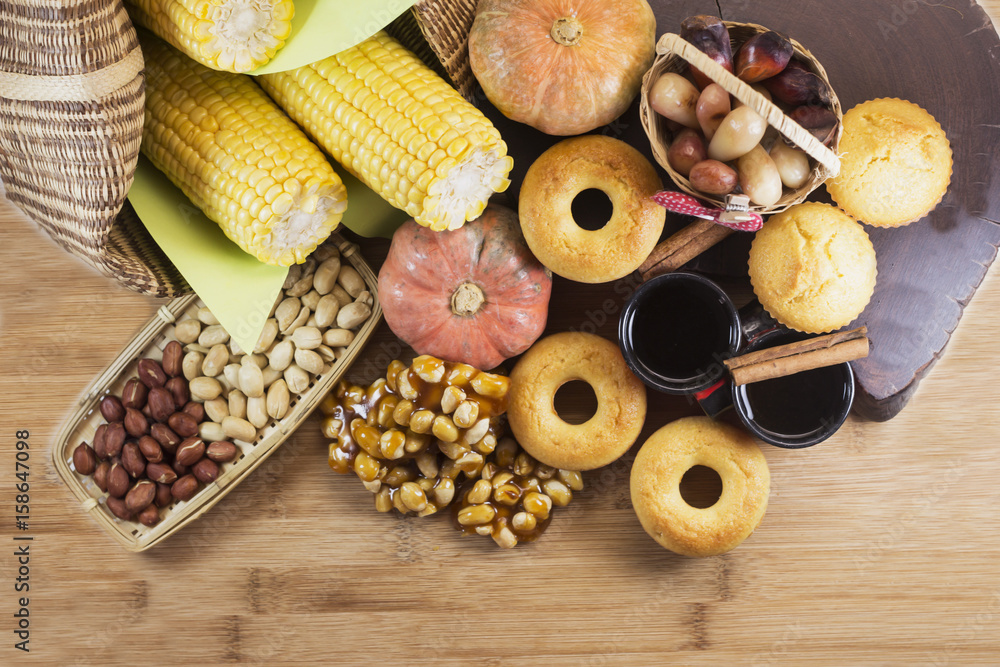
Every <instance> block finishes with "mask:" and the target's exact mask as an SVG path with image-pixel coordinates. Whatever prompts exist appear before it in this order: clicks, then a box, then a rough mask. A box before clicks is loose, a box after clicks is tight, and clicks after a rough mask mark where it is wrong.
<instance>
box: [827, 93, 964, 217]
mask: <svg viewBox="0 0 1000 667" xmlns="http://www.w3.org/2000/svg"><path fill="white" fill-rule="evenodd" d="M951 169H952V154H951V144H950V143H949V142H948V137H946V136H945V133H944V130H943V129H941V125H940V124H939V123H938V122H937V121H936V120H934V116H932V115H930V114H929V113H927V112H926V111H924V110H923V109H921V108H920V107H918V106H917V105H916V104H913V103H912V102H907V101H905V100H899V99H879V100H871V101H870V102H864V103H862V104H859V105H858V106H856V107H854V108H853V109H851V110H850V111H848V112H847V113H846V114H845V115H844V136H843V138H842V139H841V140H840V174H839V175H838V176H836V177H835V178H832V179H831V180H830V181H828V182H827V184H826V189H827V190H828V191H829V193H830V196H831V197H833V200H834V201H835V202H837V205H838V206H840V207H841V208H842V209H844V210H845V211H847V213H848V214H850V215H851V216H853V217H854V218H856V219H857V220H860V221H861V222H864V223H866V224H869V225H872V226H875V227H899V226H901V225H908V224H910V223H911V222H916V221H917V220H919V219H920V218H922V217H924V216H925V215H927V214H928V213H930V212H931V211H932V210H933V209H934V207H935V206H937V205H938V203H940V201H941V199H942V198H943V197H944V194H945V192H947V190H948V184H949V183H950V182H951Z"/></svg>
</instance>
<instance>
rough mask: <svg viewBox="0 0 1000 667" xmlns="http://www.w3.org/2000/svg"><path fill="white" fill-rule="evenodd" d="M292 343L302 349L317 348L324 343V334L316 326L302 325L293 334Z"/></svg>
mask: <svg viewBox="0 0 1000 667" xmlns="http://www.w3.org/2000/svg"><path fill="white" fill-rule="evenodd" d="M292 343H294V344H295V347H296V348H298V349H300V350H315V349H316V348H317V347H319V346H320V345H322V344H323V334H321V333H320V331H319V329H317V328H316V327H307V326H302V327H299V328H298V329H296V330H295V332H294V333H293V334H292Z"/></svg>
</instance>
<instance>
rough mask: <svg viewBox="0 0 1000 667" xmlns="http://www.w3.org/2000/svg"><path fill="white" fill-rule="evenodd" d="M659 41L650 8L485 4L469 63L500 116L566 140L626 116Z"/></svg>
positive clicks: (576, 1)
mask: <svg viewBox="0 0 1000 667" xmlns="http://www.w3.org/2000/svg"><path fill="white" fill-rule="evenodd" d="M655 40H656V18H655V17H654V16H653V10H652V9H650V7H649V4H648V3H647V2H646V0H480V2H479V5H478V6H477V7H476V19H475V21H474V22H473V24H472V30H471V32H470V34H469V59H470V64H471V65H472V72H473V74H475V76H476V79H477V80H478V81H479V84H480V85H481V86H482V87H483V92H485V93H486V97H487V98H489V100H490V102H492V103H493V105H494V106H495V107H496V108H497V109H499V110H500V112H501V113H503V114H504V115H505V116H507V117H508V118H511V119H513V120H516V121H518V122H521V123H527V124H528V125H531V126H532V127H534V128H536V129H538V130H541V131H542V132H545V133H546V134H554V135H560V136H567V135H574V134H583V133H584V132H589V131H590V130H593V129H594V128H596V127H600V126H602V125H607V124H608V123H610V122H611V121H613V120H614V119H615V118H617V117H618V116H620V115H622V113H624V112H625V110H626V109H628V106H629V104H631V102H632V100H633V99H635V96H636V94H638V92H639V87H640V86H641V84H642V76H643V74H645V72H646V70H647V69H649V67H650V65H652V63H653V55H654V54H653V49H654V46H655Z"/></svg>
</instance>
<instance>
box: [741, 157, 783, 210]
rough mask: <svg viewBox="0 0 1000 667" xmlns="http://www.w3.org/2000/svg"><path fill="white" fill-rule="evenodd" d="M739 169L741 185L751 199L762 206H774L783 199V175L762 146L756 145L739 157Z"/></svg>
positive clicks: (744, 192)
mask: <svg viewBox="0 0 1000 667" xmlns="http://www.w3.org/2000/svg"><path fill="white" fill-rule="evenodd" d="M737 169H738V171H739V173H740V187H741V188H743V194H745V195H747V196H748V197H750V201H752V202H753V203H755V204H759V205H760V206H773V205H774V204H776V203H778V200H779V199H781V194H782V186H781V175H780V174H779V173H778V167H776V166H775V164H774V160H772V159H771V156H770V155H768V154H767V151H765V150H764V148H763V147H762V146H754V148H753V150H751V151H750V152H749V153H747V154H746V155H744V156H743V157H741V158H740V159H739V162H738V163H737Z"/></svg>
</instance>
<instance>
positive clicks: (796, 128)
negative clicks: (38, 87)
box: [639, 21, 844, 213]
mask: <svg viewBox="0 0 1000 667" xmlns="http://www.w3.org/2000/svg"><path fill="white" fill-rule="evenodd" d="M724 23H725V24H726V27H727V28H728V29H729V37H730V40H731V41H732V44H733V53H736V52H737V50H738V49H739V47H740V46H741V45H742V44H744V43H745V42H746V41H747V40H748V39H750V38H751V37H753V36H754V35H757V34H759V33H764V32H767V31H768V30H769V29H768V28H765V27H764V26H761V25H757V24H754V23H735V22H732V21H725V22H724ZM790 41H791V42H792V46H793V47H794V48H795V57H796V58H797V59H798V60H800V61H801V62H802V63H803V64H805V65H806V66H808V67H809V69H810V70H812V72H813V73H814V74H816V75H817V76H819V77H820V78H821V79H823V81H825V82H826V83H827V84H829V83H830V79H829V77H828V76H827V74H826V70H825V69H823V65H821V64H820V62H819V61H818V60H817V59H816V57H815V56H813V55H812V53H810V52H809V51H808V50H807V49H806V48H805V47H803V46H802V45H801V44H799V43H798V42H797V41H795V40H794V39H793V40H790ZM656 54H657V55H656V60H655V61H654V62H653V66H652V67H651V68H650V69H649V71H648V72H646V75H645V76H644V77H643V79H642V93H641V97H640V100H639V116H640V118H641V120H642V126H643V128H644V129H645V130H646V135H647V136H648V137H649V143H650V145H651V146H652V149H653V157H655V158H656V161H657V162H658V163H659V164H660V166H661V167H663V168H664V169H665V170H666V171H667V173H668V174H670V178H671V179H673V181H674V183H675V184H676V185H677V187H678V188H680V189H681V190H682V191H684V192H686V193H688V194H690V195H694V196H696V197H699V198H701V199H703V200H705V201H707V202H709V203H711V204H713V205H715V206H718V207H720V208H724V207H725V200H724V199H718V198H715V197H712V196H709V195H706V194H705V193H703V192H700V191H699V190H695V189H694V188H693V187H692V186H691V182H690V181H689V180H688V179H687V178H685V177H684V176H682V175H681V174H679V173H678V172H677V171H676V170H674V169H673V168H672V167H671V166H670V162H669V161H668V160H667V151H668V149H669V148H670V139H671V132H670V130H669V129H668V127H667V119H666V118H663V117H662V116H660V115H659V114H658V113H656V112H655V111H653V109H652V108H651V107H650V106H649V91H650V89H651V88H652V87H653V83H654V82H655V81H656V80H657V79H658V78H659V77H660V75H662V74H664V73H666V72H676V73H679V74H681V73H684V72H685V71H686V67H687V65H688V64H690V65H693V66H694V67H697V68H698V69H699V70H701V71H702V72H703V73H704V74H705V75H706V76H708V77H709V78H710V79H712V80H713V81H715V82H716V83H718V84H719V85H720V86H722V87H723V88H725V89H726V91H728V92H729V93H730V94H731V95H733V96H734V97H735V98H736V99H738V100H739V101H740V102H742V103H743V104H745V105H747V106H748V107H750V108H751V109H753V110H754V111H756V112H757V113H758V114H760V115H761V117H762V118H764V120H766V121H767V123H768V124H769V125H771V126H772V127H774V128H775V129H777V130H778V132H780V133H781V134H782V135H783V136H784V137H786V138H787V139H788V140H789V141H791V142H793V143H794V144H795V145H797V146H798V147H799V148H801V149H802V150H804V151H805V152H806V153H807V154H808V155H809V156H810V157H812V158H813V160H815V163H816V164H815V166H814V168H813V171H812V174H811V175H810V177H809V180H808V181H806V184H805V185H803V186H802V187H801V188H799V189H798V190H794V191H788V190H787V189H786V191H785V192H784V194H783V195H782V197H781V199H779V200H778V202H777V203H776V204H774V205H773V206H752V207H751V208H750V210H751V211H755V212H757V213H780V212H781V211H784V210H786V209H788V208H789V207H791V206H794V205H795V204H799V203H801V202H803V201H805V200H806V197H808V196H809V194H810V193H812V191H813V190H815V189H816V188H818V187H819V186H820V185H822V184H823V183H824V182H826V180H827V179H828V178H831V177H832V176H836V175H837V174H838V173H840V160H839V158H838V157H837V147H838V146H839V145H840V136H841V134H842V133H843V125H844V124H843V122H842V121H843V117H844V113H843V110H842V109H841V106H840V100H839V99H837V94H836V92H834V91H833V86H830V91H831V98H832V99H831V104H832V110H833V112H834V113H835V114H836V115H837V119H838V120H839V121H841V122H838V124H837V129H836V132H835V133H834V138H833V141H832V142H831V144H830V148H827V147H826V146H824V145H823V144H822V143H821V142H820V141H819V140H818V139H816V137H814V136H813V135H812V134H811V133H809V132H808V131H807V130H805V129H804V128H803V127H802V126H801V125H799V124H798V123H796V122H795V121H793V120H792V119H791V118H789V117H788V116H786V115H785V114H784V112H783V111H782V110H781V109H780V108H779V107H778V106H777V105H775V104H773V103H772V102H770V101H768V100H767V98H765V97H764V96H763V95H761V94H760V93H758V92H757V91H756V90H754V89H753V88H752V87H751V86H750V85H749V84H747V83H745V82H744V81H741V80H740V79H738V78H737V77H736V76H734V75H733V74H731V73H730V72H727V71H726V70H725V69H723V68H722V66H720V65H719V64H718V63H716V62H715V61H714V60H712V59H711V58H709V57H708V56H706V55H705V54H704V53H702V52H701V51H699V50H698V49H697V48H695V47H694V46H693V45H692V44H690V43H689V42H687V41H685V40H684V39H681V37H680V36H679V35H675V34H671V33H668V34H665V35H663V36H662V37H660V40H659V42H657V44H656Z"/></svg>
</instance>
